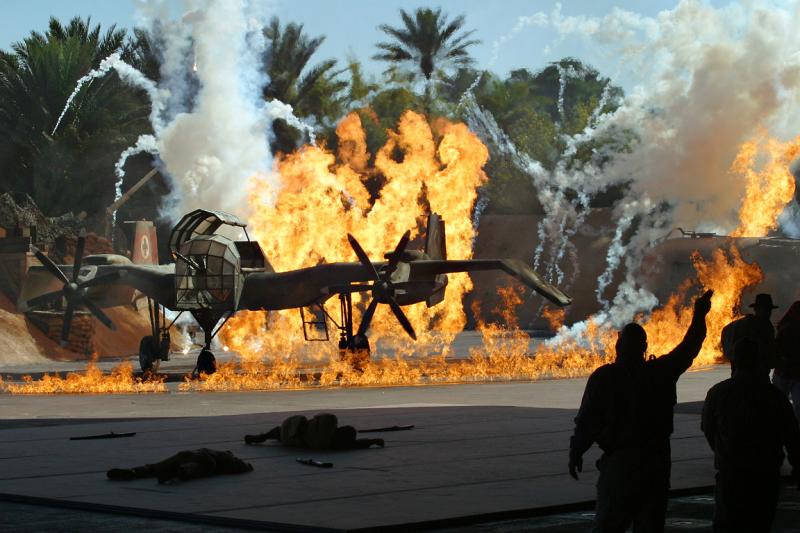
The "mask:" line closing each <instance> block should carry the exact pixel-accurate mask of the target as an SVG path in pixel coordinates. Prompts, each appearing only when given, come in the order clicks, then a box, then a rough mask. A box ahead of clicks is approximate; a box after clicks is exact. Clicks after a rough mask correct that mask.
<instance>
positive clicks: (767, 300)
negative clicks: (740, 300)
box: [750, 294, 778, 309]
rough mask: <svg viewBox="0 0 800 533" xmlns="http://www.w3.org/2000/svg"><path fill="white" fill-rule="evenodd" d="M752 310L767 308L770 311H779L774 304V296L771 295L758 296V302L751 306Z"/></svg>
mask: <svg viewBox="0 0 800 533" xmlns="http://www.w3.org/2000/svg"><path fill="white" fill-rule="evenodd" d="M750 307H752V308H754V309H755V308H759V307H767V308H769V309H777V308H778V306H777V305H773V304H772V295H770V294H756V301H755V302H753V303H751V304H750Z"/></svg>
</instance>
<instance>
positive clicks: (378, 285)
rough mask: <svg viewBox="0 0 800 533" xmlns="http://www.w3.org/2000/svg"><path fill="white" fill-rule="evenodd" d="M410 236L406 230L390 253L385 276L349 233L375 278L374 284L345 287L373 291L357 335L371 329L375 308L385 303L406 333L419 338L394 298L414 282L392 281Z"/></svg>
mask: <svg viewBox="0 0 800 533" xmlns="http://www.w3.org/2000/svg"><path fill="white" fill-rule="evenodd" d="M410 238H411V232H410V231H406V232H405V233H404V234H403V236H402V237H401V238H400V242H398V243H397V247H396V248H395V249H394V252H392V253H391V254H389V255H388V257H389V262H388V264H387V265H386V270H384V272H383V276H381V275H380V274H378V271H377V270H375V265H373V264H372V262H371V261H370V260H369V257H367V254H366V252H364V249H363V248H362V247H361V245H360V244H358V241H357V240H356V239H355V237H353V236H352V235H350V234H349V233H348V234H347V240H348V241H349V242H350V246H351V247H352V248H353V251H354V252H355V253H356V256H358V260H359V261H360V262H361V264H362V265H364V268H365V269H366V270H367V272H368V273H370V274H371V275H372V277H373V278H374V279H375V281H374V282H372V284H354V285H351V286H350V287H349V288H347V289H345V290H346V291H349V292H362V291H367V290H369V291H371V292H372V300H371V301H370V302H369V305H368V306H367V310H366V311H365V312H364V316H363V317H362V318H361V324H360V325H359V326H358V333H357V335H364V334H365V333H366V332H367V330H368V329H369V324H370V322H371V321H372V316H373V315H374V314H375V309H376V308H377V307H378V304H379V303H385V304H389V307H390V308H391V310H392V313H394V316H395V317H396V318H397V321H398V322H400V325H401V326H403V329H404V330H406V333H408V334H409V336H410V337H411V338H412V339H414V340H417V334H416V333H414V328H413V327H412V326H411V322H409V321H408V318H406V315H405V313H403V310H402V308H401V307H400V305H399V304H398V303H397V301H396V300H395V299H394V296H395V291H397V290H398V289H401V290H402V289H407V288H412V285H413V283H414V282H404V283H392V281H391V276H392V273H393V272H394V271H395V269H396V268H397V264H398V263H399V262H400V259H401V257H402V255H403V252H404V251H405V249H406V245H408V241H409V239H410Z"/></svg>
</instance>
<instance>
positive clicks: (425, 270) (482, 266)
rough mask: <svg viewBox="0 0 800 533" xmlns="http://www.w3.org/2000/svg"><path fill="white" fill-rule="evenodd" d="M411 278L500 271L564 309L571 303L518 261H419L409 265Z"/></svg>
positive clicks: (561, 293)
mask: <svg viewBox="0 0 800 533" xmlns="http://www.w3.org/2000/svg"><path fill="white" fill-rule="evenodd" d="M409 265H410V267H411V278H412V279H413V278H414V277H417V276H419V277H424V276H435V275H436V274H452V273H455V272H479V271H485V270H502V271H504V272H505V273H507V274H509V275H510V276H513V277H514V278H516V279H518V280H519V281H521V282H522V283H524V284H525V285H527V286H528V287H530V288H531V289H533V290H534V291H536V292H538V293H539V294H541V295H542V296H544V297H545V298H547V299H548V300H549V301H551V302H552V303H554V304H556V305H558V306H559V307H564V306H567V305H569V304H571V303H572V298H571V297H569V296H567V295H566V294H564V293H563V292H561V290H560V289H559V288H558V287H556V286H554V285H551V284H550V283H548V282H546V281H545V280H543V279H542V278H541V277H540V276H539V275H538V274H537V273H536V272H534V270H533V269H532V268H531V267H529V266H528V265H527V264H525V262H523V261H520V260H518V259H465V260H419V261H413V262H411V263H409Z"/></svg>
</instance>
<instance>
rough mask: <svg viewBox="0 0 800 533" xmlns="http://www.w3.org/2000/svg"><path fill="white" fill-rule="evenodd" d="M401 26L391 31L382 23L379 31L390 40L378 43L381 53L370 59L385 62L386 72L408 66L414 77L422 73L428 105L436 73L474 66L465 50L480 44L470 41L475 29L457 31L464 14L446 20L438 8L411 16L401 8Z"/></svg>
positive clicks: (419, 9)
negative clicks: (445, 69)
mask: <svg viewBox="0 0 800 533" xmlns="http://www.w3.org/2000/svg"><path fill="white" fill-rule="evenodd" d="M400 16H401V17H402V19H403V27H399V28H394V27H392V26H389V25H388V24H381V25H380V26H378V28H379V29H380V30H381V31H382V32H384V33H385V34H387V35H389V36H390V37H391V38H392V39H393V40H392V41H389V42H380V43H378V44H377V45H376V46H377V47H378V48H379V49H380V50H381V52H380V53H378V54H375V55H374V56H373V57H372V58H373V59H376V60H379V61H387V62H388V63H389V64H390V67H389V69H388V70H387V72H388V73H391V72H393V71H395V70H396V69H397V68H398V67H401V66H403V65H409V66H411V69H410V72H411V75H412V76H413V77H415V76H416V75H417V74H422V76H423V77H424V78H425V82H426V87H425V96H426V100H427V101H428V105H430V98H431V96H432V94H431V91H432V82H433V81H434V79H435V77H436V76H437V71H440V70H443V69H444V68H449V67H467V66H469V65H470V64H472V63H473V60H472V58H471V57H470V56H469V53H468V52H467V48H469V47H470V46H473V45H475V44H478V43H480V41H478V40H475V39H470V36H471V35H472V34H473V33H474V32H475V31H474V30H471V31H468V32H463V33H460V34H459V32H460V31H461V30H462V28H463V27H464V22H465V20H464V15H460V16H458V17H456V18H454V19H453V20H450V21H448V20H447V15H443V14H442V10H441V9H436V10H435V11H434V10H433V9H430V8H418V9H417V10H416V11H415V12H414V16H413V17H412V16H411V15H410V14H409V13H407V12H406V11H405V10H404V9H401V10H400Z"/></svg>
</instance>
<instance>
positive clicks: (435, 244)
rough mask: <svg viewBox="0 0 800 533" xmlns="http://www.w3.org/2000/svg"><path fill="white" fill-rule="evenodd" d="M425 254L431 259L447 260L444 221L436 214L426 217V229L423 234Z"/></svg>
mask: <svg viewBox="0 0 800 533" xmlns="http://www.w3.org/2000/svg"><path fill="white" fill-rule="evenodd" d="M425 254H426V255H427V256H428V257H429V258H431V259H447V243H446V242H445V232H444V220H442V217H441V216H440V215H439V214H438V213H431V214H430V215H428V229H427V231H426V233H425Z"/></svg>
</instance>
